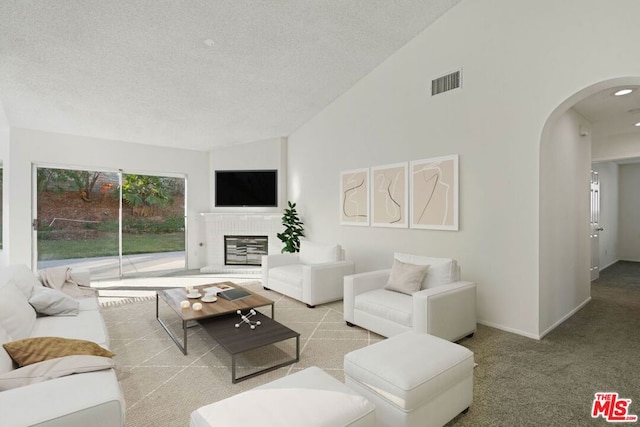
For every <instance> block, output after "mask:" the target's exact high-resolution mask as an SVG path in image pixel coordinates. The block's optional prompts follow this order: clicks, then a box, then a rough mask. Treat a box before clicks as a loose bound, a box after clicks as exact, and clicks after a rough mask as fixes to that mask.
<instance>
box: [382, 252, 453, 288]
mask: <svg viewBox="0 0 640 427" xmlns="http://www.w3.org/2000/svg"><path fill="white" fill-rule="evenodd" d="M394 259H397V260H398V261H401V262H404V263H408V264H417V265H428V266H429V270H428V271H427V274H426V275H425V276H424V279H423V280H422V285H421V286H420V289H430V288H434V287H436V286H440V285H446V284H447V283H451V282H455V281H457V280H460V279H459V277H458V263H457V262H456V260H455V259H452V258H432V257H424V256H419V255H412V254H401V253H396V254H395V255H394Z"/></svg>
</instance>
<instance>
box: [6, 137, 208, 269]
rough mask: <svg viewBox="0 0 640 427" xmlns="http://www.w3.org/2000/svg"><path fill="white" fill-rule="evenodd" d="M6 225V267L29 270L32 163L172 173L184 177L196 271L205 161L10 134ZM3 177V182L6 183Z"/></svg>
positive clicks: (105, 143) (91, 141) (202, 156)
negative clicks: (21, 265) (9, 203)
mask: <svg viewBox="0 0 640 427" xmlns="http://www.w3.org/2000/svg"><path fill="white" fill-rule="evenodd" d="M8 163H9V164H10V165H9V166H10V167H9V170H8V172H9V173H8V177H7V176H5V180H7V181H9V182H8V191H7V193H9V194H8V196H9V197H10V199H11V210H10V211H9V215H8V221H6V222H5V225H6V226H7V227H6V228H7V229H6V231H7V234H8V236H7V239H8V240H7V248H8V249H9V254H8V262H10V263H11V264H16V263H22V264H27V265H31V235H32V234H31V217H32V215H31V194H32V191H31V190H32V179H31V173H32V172H31V169H32V164H46V165H56V166H60V167H64V166H67V165H68V166H82V167H86V168H88V169H91V168H96V169H123V170H125V171H129V172H138V173H145V172H147V173H175V174H185V175H186V176H187V185H188V187H187V188H188V195H187V220H188V222H187V245H188V246H187V260H188V268H198V267H200V266H202V265H203V263H204V256H205V254H204V253H203V251H201V250H200V247H199V246H198V244H199V242H201V241H203V240H204V238H203V236H204V231H203V229H202V224H201V219H200V215H199V214H200V212H203V211H205V210H206V209H207V208H208V206H209V198H210V190H209V156H208V153H206V152H199V151H190V150H179V149H170V148H162V147H155V146H150V145H143V144H132V143H127V142H122V141H112V140H102V139H95V138H86V137H81V136H75V135H63V134H55V133H49V132H40V131H34V130H27V129H16V128H12V129H11V137H10V156H9V159H8ZM7 178H8V179H7Z"/></svg>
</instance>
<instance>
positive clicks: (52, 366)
mask: <svg viewBox="0 0 640 427" xmlns="http://www.w3.org/2000/svg"><path fill="white" fill-rule="evenodd" d="M115 364H116V362H115V360H114V359H112V358H110V357H102V356H86V355H82V356H65V357H58V358H55V359H50V360H45V361H43V362H38V363H34V364H32V365H28V366H23V367H21V368H18V369H14V370H13V371H11V372H6V373H4V374H1V375H0V391H4V390H9V389H12V388H17V387H22V386H25V385H29V384H35V383H39V382H42V381H46V380H50V379H52V378H59V377H64V376H67V375H71V374H79V373H82V372H93V371H101V370H103V369H110V368H114V367H115Z"/></svg>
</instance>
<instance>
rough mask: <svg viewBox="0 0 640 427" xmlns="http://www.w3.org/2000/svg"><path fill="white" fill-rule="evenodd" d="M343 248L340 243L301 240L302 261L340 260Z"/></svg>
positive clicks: (319, 262)
mask: <svg viewBox="0 0 640 427" xmlns="http://www.w3.org/2000/svg"><path fill="white" fill-rule="evenodd" d="M341 254H342V249H341V248H340V245H335V244H331V245H329V244H324V243H315V242H310V241H308V240H302V241H301V242H300V258H299V259H300V263H302V264H322V263H325V262H335V261H340V257H341Z"/></svg>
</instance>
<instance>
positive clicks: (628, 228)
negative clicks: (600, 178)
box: [619, 164, 640, 262]
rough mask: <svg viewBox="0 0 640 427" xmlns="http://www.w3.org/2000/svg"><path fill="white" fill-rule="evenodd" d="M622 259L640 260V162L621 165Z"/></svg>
mask: <svg viewBox="0 0 640 427" xmlns="http://www.w3.org/2000/svg"><path fill="white" fill-rule="evenodd" d="M619 172H620V174H619V179H620V184H619V185H620V231H621V232H620V234H619V239H620V246H619V250H620V259H622V260H625V261H636V262H638V261H640V214H639V213H640V191H638V188H640V164H628V165H620V169H619Z"/></svg>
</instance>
